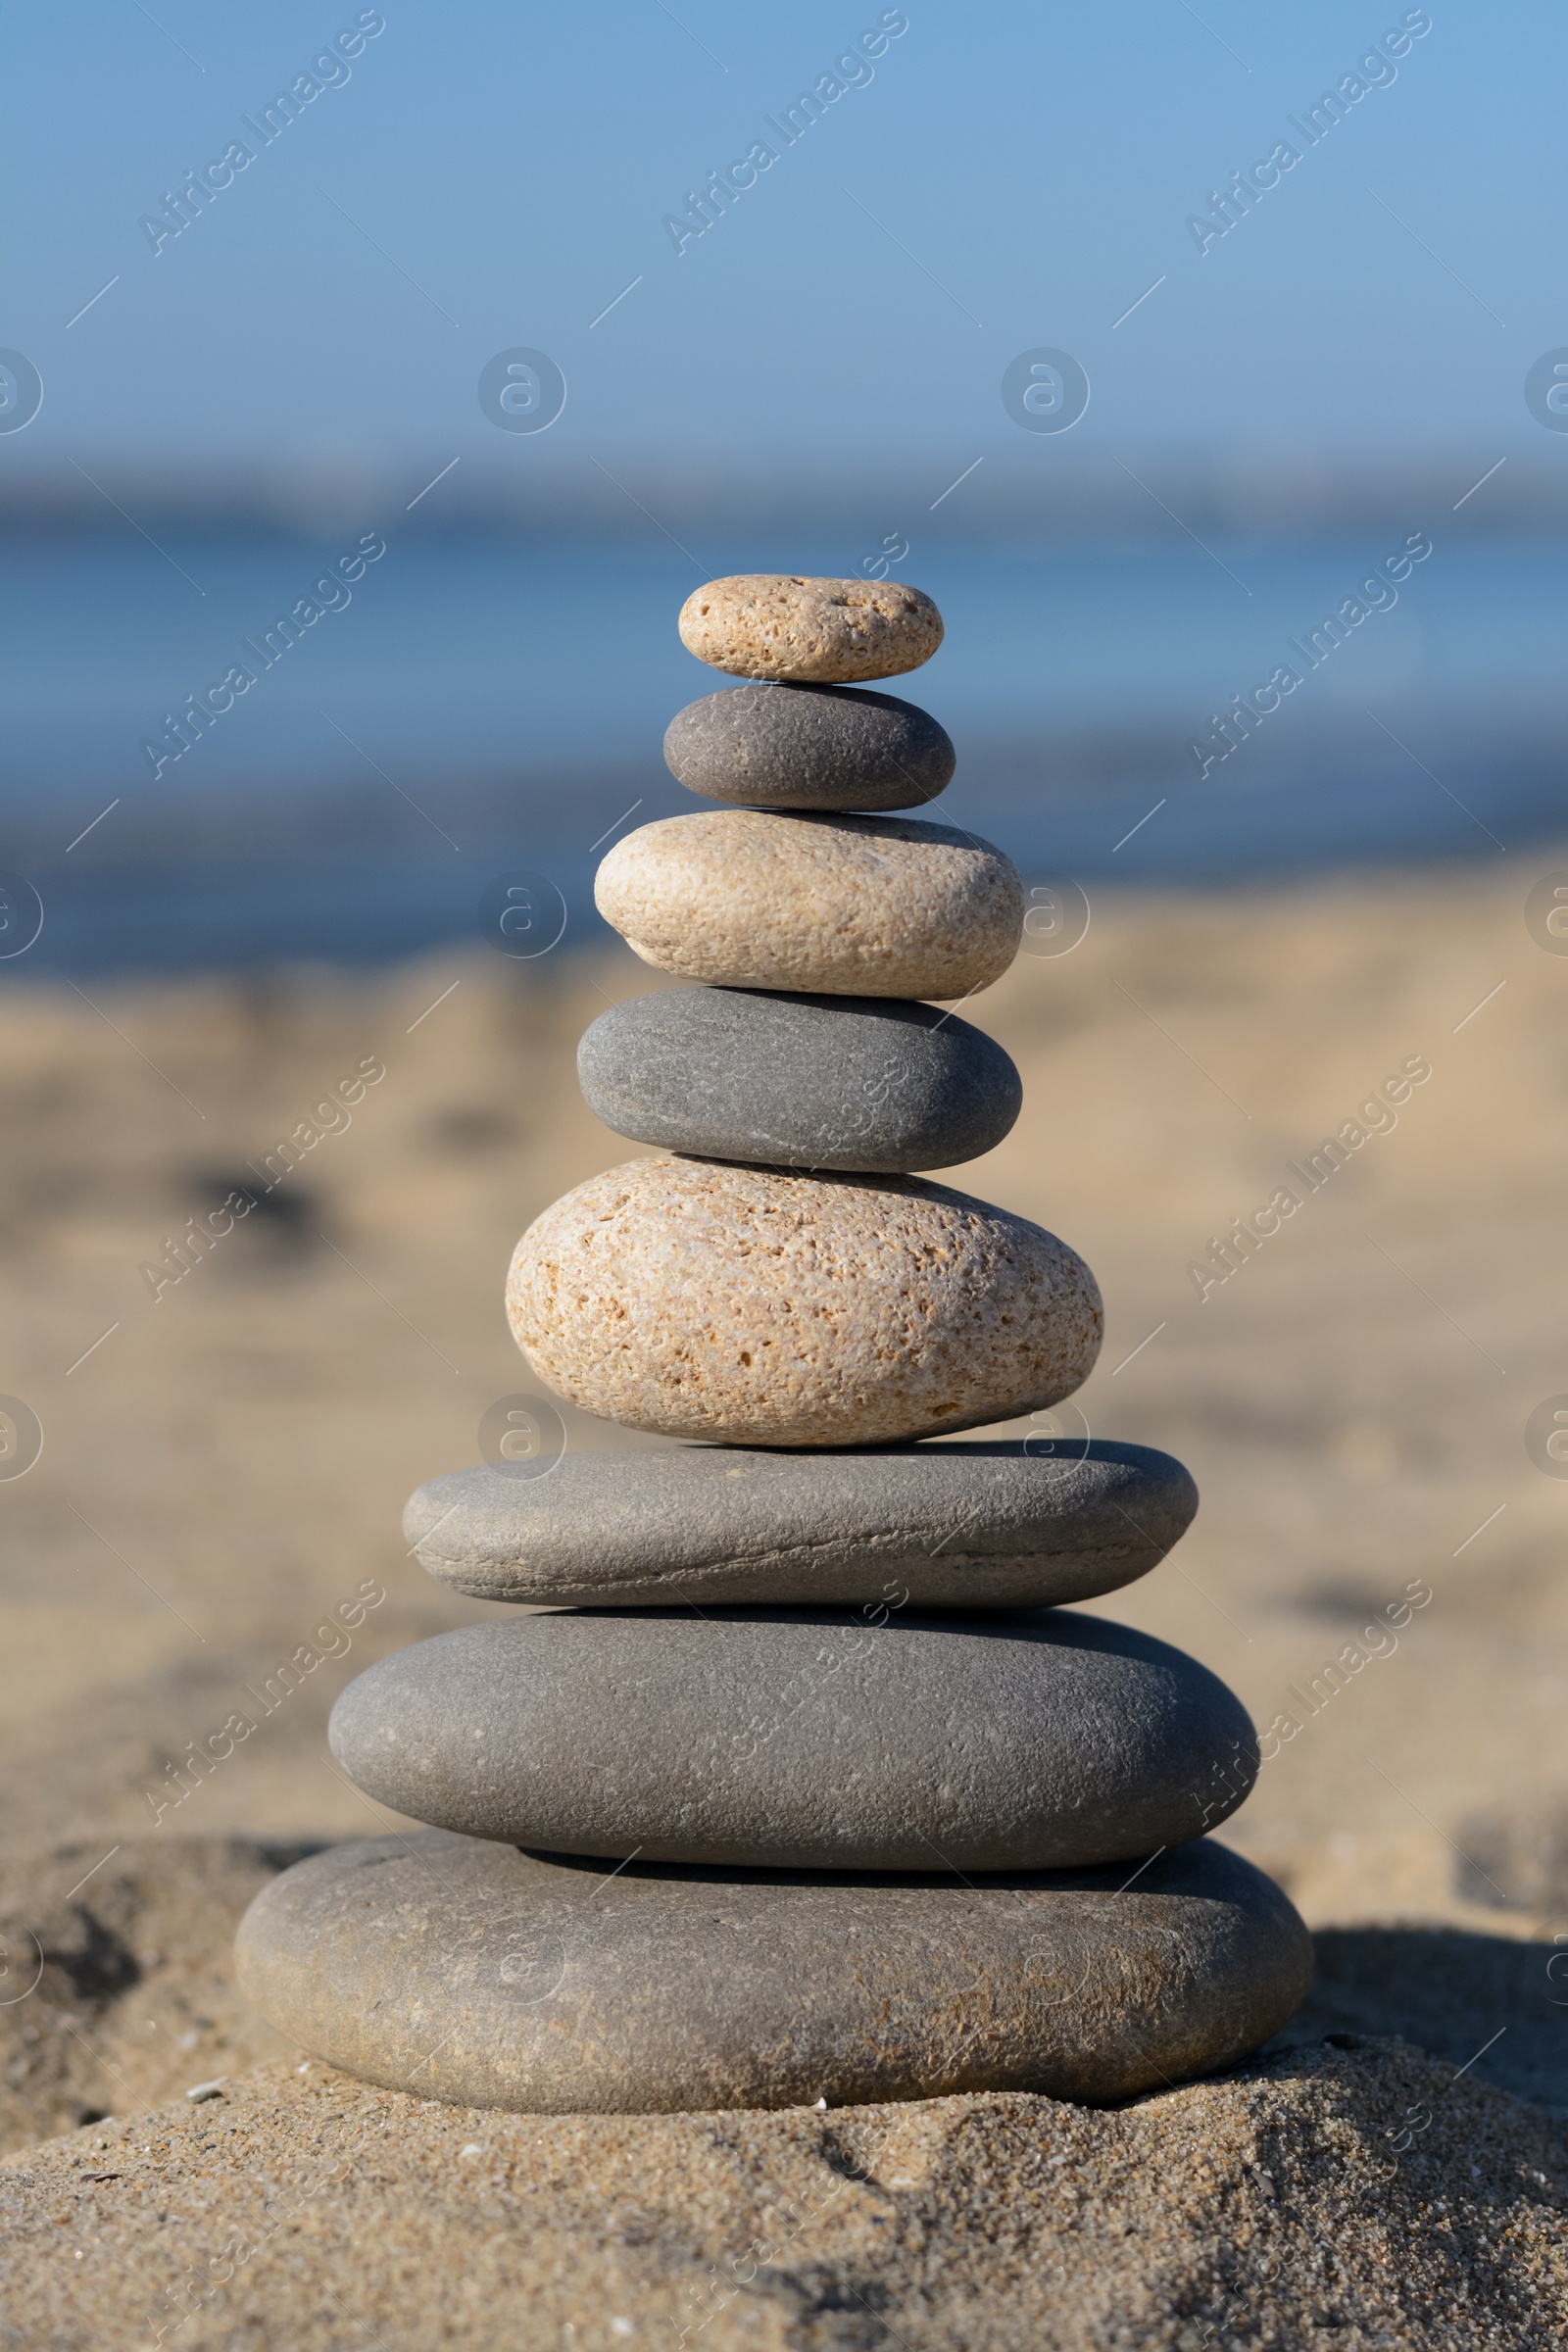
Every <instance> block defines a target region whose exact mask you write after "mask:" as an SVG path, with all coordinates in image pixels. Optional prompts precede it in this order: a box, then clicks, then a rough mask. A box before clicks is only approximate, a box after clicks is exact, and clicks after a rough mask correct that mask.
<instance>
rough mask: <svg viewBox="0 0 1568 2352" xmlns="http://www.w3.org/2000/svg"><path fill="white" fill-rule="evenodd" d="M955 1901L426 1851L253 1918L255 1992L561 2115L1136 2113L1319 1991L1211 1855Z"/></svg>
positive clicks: (337, 1879)
mask: <svg viewBox="0 0 1568 2352" xmlns="http://www.w3.org/2000/svg"><path fill="white" fill-rule="evenodd" d="M1127 1875H1128V1874H1127V1871H1126V1869H1125V1867H1124V1866H1122V1865H1120V1864H1118V1865H1117V1866H1116V1867H1115V1868H1114V1869H1111V1870H1100V1871H1080V1872H1072V1873H1061V1874H1053V1875H1048V1874H1044V1873H1037V1874H1033V1875H1030V1876H1027V1877H1021V1878H1015V1879H1012V1880H1010V1881H1005V1882H997V1881H991V1882H989V1883H985V1884H981V1885H971V1886H964V1885H963V1884H962V1883H961V1882H960V1881H958V1880H957V1879H956V1878H954V1877H953V1876H951V1875H948V1876H946V1877H940V1876H935V1875H932V1876H928V1877H926V1878H925V1879H924V1880H923V1881H920V1882H916V1881H912V1880H906V1881H903V1882H900V1881H882V1882H878V1883H876V1884H873V1885H856V1884H855V1883H854V1882H853V1881H851V1882H846V1881H844V1880H826V1881H820V1880H819V1881H812V1880H809V1879H797V1878H788V1877H784V1876H782V1875H778V1876H768V1875H766V1874H762V1873H756V1874H744V1875H743V1874H736V1873H725V1872H719V1871H677V1870H673V1869H670V1868H667V1867H666V1868H659V1867H657V1866H654V1867H651V1866H649V1865H647V1864H645V1863H643V1862H641V1861H637V1862H633V1863H632V1864H630V1865H629V1866H628V1867H627V1868H626V1869H624V1870H621V1871H619V1872H617V1873H616V1875H615V1876H614V1877H613V1878H611V1879H607V1877H606V1873H605V1869H604V1867H603V1865H601V1864H599V1863H597V1862H595V1863H591V1864H588V1865H586V1866H584V1865H580V1864H574V1863H571V1862H565V1861H560V1860H548V1859H545V1858H544V1857H542V1856H538V1855H533V1854H522V1853H518V1852H517V1851H516V1850H515V1848H514V1847H511V1846H503V1845H491V1844H486V1843H484V1842H482V1841H480V1840H477V1839H474V1838H453V1837H449V1836H447V1835H445V1834H444V1833H443V1832H441V1831H438V1830H419V1831H415V1832H413V1833H411V1834H409V1835H406V1836H403V1837H396V1838H364V1839H361V1840H359V1841H357V1842H356V1843H354V1844H352V1845H340V1846H337V1847H335V1848H334V1849H333V1850H332V1851H331V1852H329V1853H324V1854H317V1855H314V1856H313V1857H312V1858H311V1860H310V1861H308V1862H301V1863H298V1864H296V1866H295V1867H294V1868H293V1869H292V1870H289V1871H285V1872H284V1874H283V1876H282V1877H281V1878H279V1879H277V1880H275V1881H274V1882H273V1884H272V1885H271V1886H270V1887H267V1888H266V1889H265V1890H264V1892H263V1893H261V1894H260V1895H259V1896H258V1897H257V1899H256V1901H255V1902H254V1903H253V1904H252V1905H251V1908H250V1910H249V1911H248V1912H247V1913H246V1916H245V1919H244V1922H243V1924H242V1925H241V1928H240V1931H239V1938H238V1943H237V1947H236V1958H237V1961H238V1969H239V1978H240V1983H241V1985H242V1987H243V1988H244V1990H245V1992H246V1993H247V1994H248V1995H249V1997H250V1998H251V2000H252V2001H254V2002H255V2004H256V2006H257V2007H258V2008H259V2009H260V2010H262V2011H263V2013H264V2014H265V2015H266V2016H267V2017H269V2018H270V2020H271V2021H272V2023H273V2024H274V2025H276V2026H277V2027H279V2028H280V2029H281V2030H282V2031H283V2032H284V2033H285V2034H288V2035H290V2037H291V2038H292V2039H293V2040H294V2041H296V2042H297V2043H298V2044H299V2045H300V2046H301V2047H302V2048H304V2049H306V2050H309V2051H310V2052H311V2053H312V2054H313V2055H314V2056H316V2057H318V2058H322V2059H325V2060H326V2061H327V2062H328V2063H329V2064H330V2065H333V2066H339V2067H343V2068H345V2069H346V2070H347V2071H348V2072H349V2073H350V2074H354V2075H359V2076H361V2077H363V2078H364V2079H365V2080H367V2081H368V2082H378V2083H383V2084H385V2085H386V2086H387V2087H388V2088H389V2089H393V2090H407V2091H412V2092H414V2093H415V2094H416V2095H417V2096H418V2097H420V2098H425V2099H448V2100H451V2101H453V2102H454V2103H455V2104H459V2105H463V2106H473V2107H499V2108H512V2109H515V2110H523V2111H532V2112H534V2113H542V2114H563V2113H572V2112H578V2113H582V2112H587V2113H596V2112H597V2113H606V2112H612V2113H628V2112H630V2113H638V2112H643V2113H648V2112H656V2113H669V2112H671V2111H675V2110H680V2109H703V2108H708V2109H711V2108H739V2107H789V2106H809V2105H813V2104H814V2103H815V2102H816V2101H817V2100H818V2099H826V2100H827V2102H828V2104H829V2106H830V2107H839V2106H847V2105H852V2104H856V2103H859V2102H868V2101H874V2100H880V2099H916V2098H937V2097H941V2096H945V2095H947V2094H950V2093H953V2092H956V2091H978V2090H1018V2091H1037V2092H1044V2093H1045V2094H1046V2095H1048V2096H1049V2097H1052V2098H1056V2099H1073V2100H1078V2101H1082V2102H1093V2101H1108V2100H1113V2099H1125V2098H1130V2097H1132V2096H1134V2095H1135V2094H1136V2093H1138V2092H1139V2091H1146V2090H1156V2089H1158V2088H1160V2087H1161V2086H1163V2085H1165V2084H1167V2083H1171V2082H1181V2081H1183V2080H1185V2079H1187V2078H1190V2077H1192V2076H1194V2075H1199V2074H1202V2073H1205V2072H1207V2071H1209V2070H1212V2069H1218V2068H1221V2067H1226V2066H1230V2065H1232V2064H1234V2063H1235V2062H1236V2061H1237V2060H1238V2059H1240V2058H1243V2057H1245V2056H1246V2055H1247V2053H1248V2052H1249V2051H1250V2050H1252V2049H1255V2048H1256V2047H1257V2045H1258V2044H1259V2043H1260V2042H1262V2041H1264V2040H1266V2039H1267V2038H1268V2036H1269V2034H1272V2033H1274V2032H1275V2031H1276V2030H1277V2029H1278V2028H1279V2027H1280V2026H1282V2025H1284V2024H1285V2022H1286V2020H1287V2019H1288V2018H1289V2017H1290V2016H1291V2014H1292V2013H1293V2011H1294V2010H1295V2009H1296V2008H1297V2007H1298V2006H1299V2003H1300V2002H1301V2000H1302V1999H1303V1998H1304V1997H1305V1994H1306V1991H1307V1987H1308V1985H1309V1983H1310V1981H1311V1973H1312V1962H1311V1943H1310V1939H1309V1938H1308V1936H1307V1933H1306V1930H1305V1928H1304V1927H1303V1926H1302V1925H1301V1922H1300V1920H1299V1918H1298V1916H1297V1914H1296V1912H1295V1911H1294V1910H1293V1909H1292V1908H1291V1905H1290V1904H1289V1903H1288V1902H1287V1900H1286V1898H1285V1896H1284V1895H1283V1894H1282V1893H1281V1892H1280V1890H1279V1888H1278V1887H1276V1886H1274V1885H1273V1883H1272V1882H1271V1881H1270V1880H1268V1879H1266V1878H1264V1877H1263V1875H1262V1873H1261V1872H1260V1871H1256V1870H1254V1869H1253V1868H1252V1867H1251V1865H1250V1863H1248V1862H1244V1861H1243V1860H1242V1859H1241V1857H1240V1855H1238V1854H1233V1853H1228V1852H1226V1850H1225V1849H1224V1848H1223V1847H1221V1846H1216V1845H1212V1844H1210V1843H1209V1842H1208V1840H1207V1839H1202V1840H1201V1841H1200V1842H1199V1843H1197V1844H1194V1845H1187V1846H1183V1847H1182V1848H1180V1850H1179V1851H1177V1852H1174V1853H1167V1854H1161V1855H1159V1856H1158V1857H1157V1859H1155V1860H1154V1861H1152V1862H1151V1863H1150V1864H1149V1865H1148V1867H1147V1868H1146V1869H1144V1870H1143V1871H1141V1872H1140V1873H1139V1875H1138V1877H1137V1879H1136V1881H1135V1882H1134V1883H1133V1884H1132V1885H1131V1886H1130V1887H1126V1888H1125V1890H1122V1887H1123V1881H1124V1880H1125V1879H1126V1878H1127Z"/></svg>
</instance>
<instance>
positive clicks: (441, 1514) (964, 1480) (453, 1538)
mask: <svg viewBox="0 0 1568 2352" xmlns="http://www.w3.org/2000/svg"><path fill="white" fill-rule="evenodd" d="M1197 1509H1198V1489H1197V1488H1196V1486H1195V1485H1194V1484H1193V1481H1192V1479H1191V1477H1190V1476H1189V1474H1188V1472H1187V1471H1186V1470H1184V1469H1183V1467H1182V1465H1181V1463H1180V1462H1178V1461H1175V1460H1173V1459H1172V1457H1171V1456H1170V1455H1169V1454H1168V1453H1156V1452H1155V1451H1154V1450H1153V1449H1152V1447H1151V1446H1120V1445H1116V1444H1114V1443H1112V1442H1110V1441H1108V1440H1104V1439H1094V1440H1090V1441H1088V1442H1086V1443H1084V1444H1083V1445H1081V1446H1080V1445H1079V1444H1062V1443H1060V1442H1054V1441H1053V1440H1051V1439H1050V1438H1048V1437H1045V1436H1042V1437H1039V1438H1034V1437H1031V1438H1026V1439H1022V1440H992V1441H985V1440H975V1441H972V1442H967V1443H958V1444H943V1445H928V1446H898V1447H893V1446H889V1447H885V1448H881V1447H879V1448H877V1449H876V1450H874V1451H871V1452H866V1453H856V1452H848V1451H845V1452H833V1453H773V1452H763V1451H757V1450H753V1449H751V1448H747V1447H741V1446H667V1447H662V1448H659V1449H657V1450H654V1449H650V1450H649V1451H647V1452H637V1453H631V1452H609V1451H605V1452H598V1453H568V1454H566V1455H564V1457H563V1459H562V1460H561V1461H559V1462H558V1463H557V1464H556V1465H555V1467H554V1469H553V1470H551V1472H550V1473H549V1475H548V1477H544V1478H516V1477H513V1476H511V1475H509V1474H508V1472H507V1471H505V1470H501V1469H474V1470H459V1471H455V1472H454V1473H453V1474H452V1475H451V1476H450V1477H447V1478H434V1479H431V1480H430V1482H429V1484H428V1485H426V1486H422V1487H420V1488H419V1489H418V1490H417V1492H416V1493H415V1494H414V1495H411V1496H410V1498H409V1502H408V1507H407V1509H406V1510H405V1511H404V1514H403V1535H404V1541H405V1542H406V1543H407V1544H409V1545H410V1547H411V1548H412V1549H414V1550H416V1551H417V1554H418V1557H419V1559H420V1560H421V1561H422V1563H423V1564H424V1566H425V1567H426V1568H428V1569H429V1571H430V1573H431V1575H432V1576H437V1577H439V1578H440V1579H441V1581H442V1583H443V1584H448V1585H451V1586H453V1587H455V1589H456V1590H457V1591H458V1592H460V1593H471V1594H472V1595H473V1597H474V1598H475V1599H478V1600H513V1601H531V1602H536V1603H543V1604H545V1605H547V1606H552V1605H553V1606H556V1607H594V1606H600V1607H607V1606H608V1607H615V1606H618V1607H621V1608H625V1607H627V1606H631V1607H635V1606H637V1605H638V1604H639V1603H647V1604H650V1605H656V1606H657V1605H658V1604H660V1603H671V1602H675V1601H684V1600H686V1599H688V1598H689V1599H693V1600H696V1601H698V1602H700V1603H701V1604H703V1605H704V1606H709V1605H711V1604H713V1603H715V1602H734V1603H737V1604H740V1605H742V1606H744V1605H746V1604H748V1603H760V1602H776V1601H794V1602H807V1603H809V1602H818V1603H821V1604H824V1605H832V1604H833V1603H835V1602H836V1603H839V1604H841V1605H842V1604H846V1603H859V1602H872V1603H875V1602H876V1601H879V1600H887V1599H889V1598H890V1597H896V1596H897V1595H898V1594H900V1593H907V1596H908V1600H909V1602H911V1603H912V1604H913V1605H914V1607H916V1608H927V1609H932V1608H956V1609H978V1608H1027V1607H1033V1606H1041V1605H1048V1604H1051V1603H1054V1602H1057V1601H1064V1600H1089V1599H1092V1598H1093V1597H1094V1596H1095V1594H1097V1593H1111V1592H1114V1591H1115V1590H1116V1589H1117V1588H1118V1587H1119V1586H1121V1585H1128V1584H1131V1583H1132V1582H1133V1581H1134V1579H1135V1578H1137V1577H1140V1576H1147V1575H1148V1573H1149V1571H1150V1570H1151V1569H1152V1568H1153V1567H1155V1566H1157V1564H1158V1562H1159V1561H1160V1560H1162V1559H1163V1558H1164V1556H1165V1554H1166V1552H1167V1551H1169V1549H1170V1547H1171V1545H1172V1544H1175V1543H1177V1542H1178V1541H1179V1540H1180V1538H1181V1537H1182V1536H1183V1535H1184V1534H1185V1533H1186V1531H1187V1529H1188V1528H1189V1527H1190V1526H1191V1524H1192V1521H1193V1518H1194V1515H1195V1514H1196V1512H1197Z"/></svg>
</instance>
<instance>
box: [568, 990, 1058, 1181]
mask: <svg viewBox="0 0 1568 2352" xmlns="http://www.w3.org/2000/svg"><path fill="white" fill-rule="evenodd" d="M577 1078H578V1082H579V1084H580V1085H581V1087H582V1091H583V1094H584V1097H585V1098H586V1100H587V1103H588V1107H589V1109H590V1110H591V1111H593V1112H594V1114H595V1116H596V1117H598V1118H601V1119H603V1120H604V1122H605V1125H606V1126H607V1127H613V1129H614V1130H615V1133H616V1134H617V1135H629V1136H632V1137H634V1138H635V1140H636V1141H637V1142H638V1143H641V1144H662V1145H663V1146H664V1147H665V1148H666V1150H669V1151H672V1152H695V1153H698V1154H700V1155H701V1156H702V1157H704V1158H708V1159H740V1160H750V1161H753V1162H760V1164H762V1165H763V1166H767V1167H779V1168H826V1169H832V1170H834V1171H835V1172H839V1173H849V1174H867V1175H886V1176H902V1175H907V1174H908V1173H909V1172H910V1171H911V1170H912V1169H916V1168H953V1167H957V1166H958V1165H959V1164H960V1162H961V1161H963V1160H966V1159H978V1158H979V1156H980V1154H981V1152H989V1151H991V1150H992V1148H993V1147H994V1146H995V1145H997V1144H1000V1143H1001V1141H1002V1139H1003V1137H1004V1136H1005V1134H1006V1133H1007V1132H1008V1130H1009V1129H1010V1127H1011V1126H1012V1123H1013V1121H1014V1120H1015V1119H1016V1118H1017V1116H1018V1111H1019V1107H1020V1105H1021V1104H1022V1102H1023V1081H1022V1080H1021V1079H1020V1077H1019V1076H1018V1072H1017V1069H1016V1068H1015V1066H1014V1064H1013V1061H1012V1057H1011V1056H1010V1054H1005V1052H1004V1051H1003V1049H1002V1047H1001V1046H999V1045H998V1044H997V1042H996V1040H995V1039H994V1038H990V1037H987V1036H986V1034H985V1031H984V1030H983V1029H976V1028H974V1027H972V1026H971V1024H970V1023H969V1022H968V1021H960V1020H958V1019H956V1017H955V1015H954V1014H952V1013H945V1012H943V1010H942V1008H941V1007H940V1005H920V1004H910V1003H907V1002H905V1001H904V1000H903V999H901V998H898V997H807V996H790V995H784V994H777V993H773V992H771V991H766V990H761V989H748V988H671V989H664V990H662V991H661V992H660V993H659V994H658V995H657V996H650V997H632V998H630V999H628V1001H627V1002H626V1003H625V1004H623V1005H614V1006H613V1007H612V1009H611V1010H610V1011H609V1012H602V1013H601V1014H600V1016H599V1018H598V1019H597V1020H596V1021H595V1022H594V1024H593V1026H592V1028H590V1029H589V1030H587V1031H586V1033H585V1034H584V1036H583V1040H582V1043H581V1044H580V1045H579V1046H578V1048H577Z"/></svg>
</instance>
